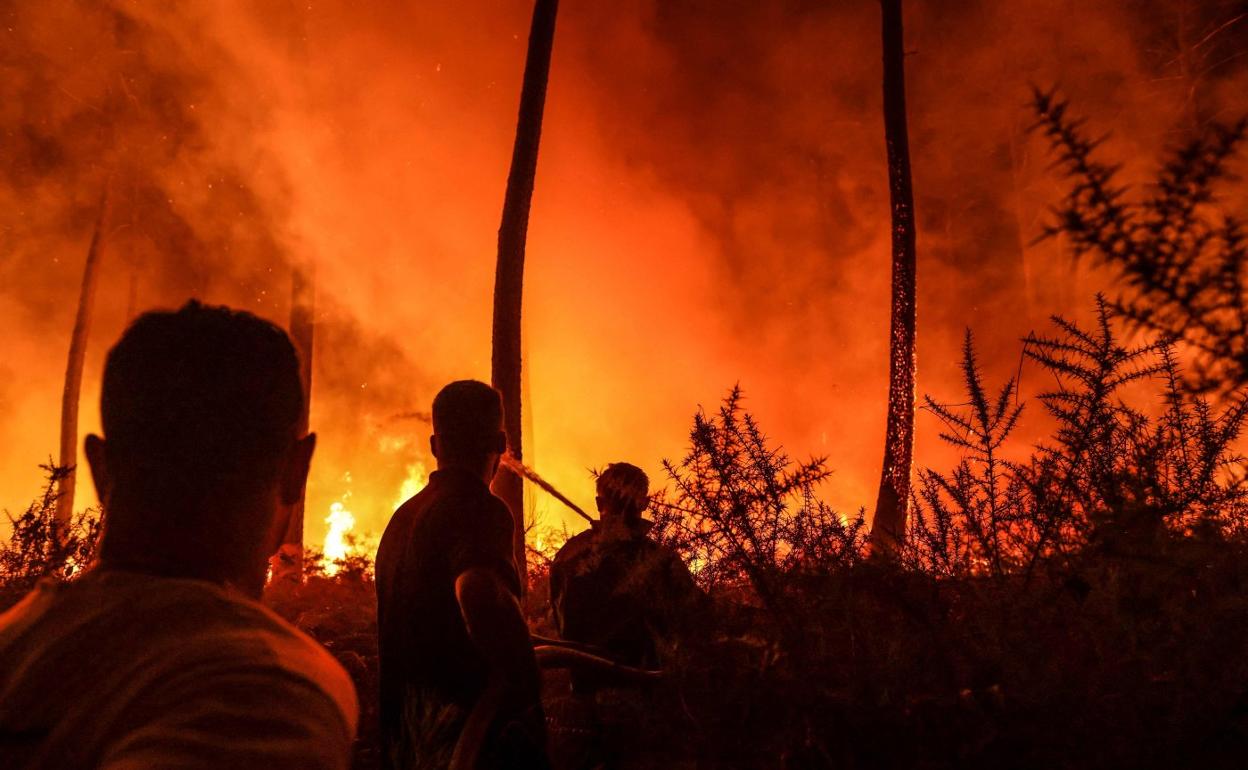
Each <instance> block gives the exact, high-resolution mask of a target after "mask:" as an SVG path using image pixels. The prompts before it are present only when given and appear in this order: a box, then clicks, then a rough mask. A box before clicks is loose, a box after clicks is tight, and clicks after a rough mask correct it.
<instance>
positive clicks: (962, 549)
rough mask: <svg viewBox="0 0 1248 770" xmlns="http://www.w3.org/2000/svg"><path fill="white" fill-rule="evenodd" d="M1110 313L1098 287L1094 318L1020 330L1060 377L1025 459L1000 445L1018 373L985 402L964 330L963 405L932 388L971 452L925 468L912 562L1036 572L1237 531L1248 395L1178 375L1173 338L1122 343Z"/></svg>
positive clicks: (942, 569)
mask: <svg viewBox="0 0 1248 770" xmlns="http://www.w3.org/2000/svg"><path fill="white" fill-rule="evenodd" d="M1113 313H1114V311H1113V309H1112V308H1111V307H1110V306H1109V304H1108V303H1107V302H1106V301H1105V300H1104V299H1103V298H1098V302H1097V316H1096V317H1097V323H1096V326H1095V328H1094V329H1092V330H1085V329H1082V328H1080V327H1079V326H1078V325H1076V324H1074V323H1072V322H1070V321H1067V320H1066V319H1063V318H1061V317H1054V318H1053V323H1054V325H1055V326H1056V327H1057V332H1058V333H1057V334H1056V335H1055V336H1052V337H1047V336H1037V335H1034V334H1033V335H1031V336H1029V337H1028V338H1027V340H1026V347H1025V349H1024V354H1025V355H1026V356H1027V358H1028V359H1029V360H1030V361H1032V362H1033V363H1035V364H1037V365H1039V366H1040V367H1042V368H1043V369H1044V370H1046V371H1047V372H1048V373H1049V374H1051V375H1052V376H1053V377H1054V380H1055V382H1056V386H1055V387H1054V388H1052V389H1050V390H1048V391H1046V392H1043V393H1041V394H1040V395H1039V400H1040V401H1041V403H1042V404H1043V405H1044V407H1045V410H1046V411H1047V412H1048V414H1049V416H1050V417H1051V418H1052V419H1053V420H1054V423H1055V428H1054V432H1053V435H1052V437H1051V438H1050V440H1049V441H1048V442H1045V443H1042V444H1041V445H1040V446H1038V447H1037V448H1036V450H1035V453H1034V454H1033V455H1032V456H1031V457H1030V458H1029V459H1028V460H1027V461H1025V462H1021V463H1011V462H1007V461H1004V460H1002V459H1001V458H1000V452H999V450H1000V448H1001V446H1002V444H1003V443H1004V441H1005V440H1006V438H1007V437H1008V436H1009V434H1010V432H1011V431H1012V430H1013V428H1014V427H1015V425H1016V424H1017V420H1018V417H1019V415H1020V414H1021V412H1022V408H1023V407H1022V405H1021V404H1012V403H1011V400H1012V399H1014V398H1015V397H1016V384H1015V382H1014V381H1013V380H1010V381H1008V382H1007V383H1006V384H1005V386H1004V387H1003V388H1002V389H1001V391H1000V394H999V396H998V397H997V398H996V400H995V401H990V399H989V397H988V395H987V393H986V390H985V388H984V385H983V382H982V378H981V376H980V372H979V368H978V366H977V364H976V361H975V354H974V348H973V345H972V341H971V336H970V334H969V333H968V335H967V338H966V344H965V347H964V352H963V379H964V382H965V386H966V393H967V397H968V405H967V409H966V411H958V410H956V409H955V408H954V407H952V406H949V405H944V404H940V403H938V402H936V401H934V400H933V399H932V398H930V397H928V399H927V406H928V409H929V410H930V411H932V412H933V413H934V414H935V415H936V416H937V417H938V418H940V420H941V421H942V422H943V423H944V425H945V428H946V430H945V431H944V432H943V433H942V434H941V435H942V437H943V438H944V439H945V440H946V441H947V442H949V443H950V444H952V445H954V446H956V447H958V448H960V449H961V450H963V452H964V453H965V454H964V457H963V459H962V461H961V462H960V463H959V465H958V466H957V467H956V468H954V469H953V471H951V472H950V473H948V474H943V473H938V472H936V471H932V470H926V471H924V472H923V474H922V487H921V492H920V495H919V500H918V501H917V503H916V515H915V518H914V523H913V526H912V528H911V537H910V542H909V544H908V546H909V547H908V553H909V558H910V563H911V564H912V565H913V566H914V567H916V568H918V569H921V570H924V571H927V572H931V573H932V574H935V575H943V576H973V575H986V574H990V575H997V576H1001V575H1007V574H1020V575H1023V576H1025V577H1028V578H1030V577H1031V576H1032V573H1033V571H1034V570H1035V569H1036V568H1037V567H1040V566H1043V567H1045V568H1054V567H1058V568H1065V567H1068V566H1069V565H1070V562H1071V559H1073V558H1075V556H1076V555H1078V554H1080V553H1083V552H1086V551H1087V550H1088V549H1093V548H1100V549H1113V550H1114V551H1115V552H1116V553H1119V554H1122V553H1128V552H1135V553H1138V554H1145V553H1146V552H1148V551H1150V550H1153V549H1155V548H1156V547H1157V540H1158V538H1163V537H1182V536H1192V535H1197V534H1200V535H1202V536H1206V537H1222V536H1228V535H1230V534H1232V533H1234V532H1238V531H1242V530H1243V528H1244V524H1245V522H1248V518H1246V514H1248V490H1246V489H1245V487H1244V470H1245V466H1244V460H1243V458H1242V457H1241V456H1240V455H1239V453H1238V452H1237V450H1236V449H1235V444H1236V441H1237V439H1238V438H1239V437H1240V435H1241V434H1242V433H1243V429H1244V420H1245V417H1246V416H1248V412H1246V410H1248V406H1246V404H1245V401H1244V398H1243V397H1242V396H1234V397H1232V398H1231V400H1230V401H1229V402H1228V404H1227V405H1226V406H1224V407H1222V408H1221V409H1220V410H1219V409H1215V408H1214V407H1213V406H1212V405H1211V404H1210V403H1209V402H1208V401H1207V400H1206V399H1205V398H1203V397H1201V396H1199V395H1194V394H1192V393H1191V392H1190V391H1189V390H1187V389H1186V388H1185V387H1183V384H1182V383H1183V373H1182V371H1181V369H1180V366H1179V364H1178V360H1177V358H1176V354H1175V351H1174V349H1173V347H1172V346H1171V345H1170V344H1169V343H1167V342H1165V341H1164V340H1163V341H1154V342H1148V343H1144V344H1141V345H1137V346H1134V347H1128V346H1125V345H1124V344H1122V343H1121V342H1120V341H1119V339H1118V337H1117V335H1116V334H1115V331H1114V329H1113V321H1114V315H1113ZM1133 383H1142V384H1143V385H1142V386H1143V387H1147V386H1148V385H1149V384H1151V385H1152V387H1151V393H1150V394H1149V396H1151V400H1152V401H1153V403H1155V404H1158V405H1159V406H1160V407H1161V410H1160V414H1159V415H1157V416H1155V417H1154V416H1150V415H1149V413H1148V412H1147V411H1146V410H1144V409H1142V408H1140V407H1136V406H1133V405H1131V403H1129V401H1130V399H1128V398H1127V397H1126V394H1125V391H1126V390H1127V389H1128V388H1129V386H1131V385H1132V384H1133Z"/></svg>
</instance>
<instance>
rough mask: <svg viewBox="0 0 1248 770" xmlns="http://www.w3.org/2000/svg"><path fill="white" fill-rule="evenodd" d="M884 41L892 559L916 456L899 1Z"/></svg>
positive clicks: (886, 529)
mask: <svg viewBox="0 0 1248 770" xmlns="http://www.w3.org/2000/svg"><path fill="white" fill-rule="evenodd" d="M880 8H881V11H882V14H881V17H882V22H883V24H882V26H883V41H884V141H885V144H886V145H887V148H888V191H889V199H890V203H891V208H892V231H893V243H892V253H893V287H892V322H891V328H890V331H889V366H888V426H887V428H886V432H885V437H884V469H883V472H882V473H881V476H880V495H879V498H878V499H877V501H876V504H875V519H874V520H873V521H872V524H871V540H872V545H873V546H874V548H875V549H876V550H877V552H878V553H881V554H885V555H887V554H891V553H893V552H894V551H895V550H896V549H897V547H898V546H899V544H900V543H901V541H902V539H903V538H904V537H905V532H906V517H907V514H908V513H909V508H910V468H911V465H912V462H913V454H914V359H915V356H914V331H915V314H914V295H915V246H914V242H915V228H914V191H913V190H912V189H911V180H910V141H909V138H908V137H907V132H906V80H905V61H904V58H905V50H904V48H903V47H902V25H901V0H880Z"/></svg>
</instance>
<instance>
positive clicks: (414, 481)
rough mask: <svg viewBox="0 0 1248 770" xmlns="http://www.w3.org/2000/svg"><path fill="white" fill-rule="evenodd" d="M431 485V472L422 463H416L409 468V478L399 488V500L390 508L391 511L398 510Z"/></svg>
mask: <svg viewBox="0 0 1248 770" xmlns="http://www.w3.org/2000/svg"><path fill="white" fill-rule="evenodd" d="M428 483H429V471H428V470H427V469H426V468H425V464H424V463H422V462H419V461H417V462H414V463H412V464H411V465H408V466H407V478H405V479H403V485H402V486H401V487H399V496H398V499H396V500H395V501H394V505H392V506H390V507H391V510H393V509H395V508H398V507H399V506H400V505H402V504H403V503H406V502H407V501H408V500H410V499H411V498H412V496H413V495H415V494H416V493H417V492H419V491H420V490H422V489H424V488H425V485H426V484H428Z"/></svg>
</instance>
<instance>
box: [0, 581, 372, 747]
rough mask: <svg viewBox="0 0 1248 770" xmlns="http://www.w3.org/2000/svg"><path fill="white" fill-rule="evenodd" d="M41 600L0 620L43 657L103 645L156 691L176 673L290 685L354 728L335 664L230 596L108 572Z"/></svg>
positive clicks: (347, 687)
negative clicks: (320, 698) (307, 690)
mask: <svg viewBox="0 0 1248 770" xmlns="http://www.w3.org/2000/svg"><path fill="white" fill-rule="evenodd" d="M41 596H44V597H49V596H50V597H51V598H50V599H44V601H43V603H42V606H41V607H40V606H38V601H36V602H35V603H34V604H32V605H29V610H28V611H27V612H26V613H25V614H22V613H18V614H15V615H12V616H11V617H10V616H9V615H6V616H5V617H6V620H7V621H8V622H9V623H11V624H12V627H13V628H18V627H24V628H23V633H29V634H30V635H31V636H32V637H36V638H35V639H33V641H38V642H39V646H40V647H43V648H44V649H45V650H47V651H49V652H52V651H53V649H54V648H57V649H60V650H61V652H60V653H59V654H61V655H64V654H66V653H68V652H72V650H71V649H70V648H73V647H76V646H84V651H85V646H88V645H90V646H97V645H98V646H101V647H106V648H108V649H110V650H112V651H113V654H114V656H117V657H118V658H119V660H118V661H117V665H119V666H127V667H133V668H134V669H135V670H136V671H141V672H143V677H142V678H143V679H144V681H147V682H149V683H150V684H149V685H143V684H142V683H140V682H138V681H135V682H133V685H134V686H135V687H136V688H140V687H143V686H154V687H158V686H159V683H160V681H162V680H163V679H167V678H170V677H172V676H174V675H177V676H182V675H184V674H198V675H201V676H202V677H203V678H204V681H206V682H210V681H212V679H213V678H214V677H230V676H233V675H236V674H246V675H248V676H251V677H257V676H258V677H259V678H261V679H263V678H266V677H267V678H271V679H274V680H275V681H276V680H279V679H281V680H286V681H289V680H291V679H295V680H298V681H301V682H303V683H304V684H305V685H308V686H310V687H312V688H313V689H315V690H317V691H319V692H321V693H322V694H323V695H324V696H325V697H327V698H328V699H329V700H331V701H332V702H333V703H334V704H335V705H336V706H337V708H338V711H339V712H340V713H341V715H342V717H343V720H344V722H345V723H346V725H347V727H348V728H349V729H351V730H354V728H355V725H356V722H357V720H358V715H359V706H358V702H357V701H356V694H355V687H354V685H353V684H352V682H351V679H350V677H348V676H347V673H346V671H345V670H344V669H343V668H342V666H341V665H340V664H339V663H338V662H337V661H336V660H335V659H334V658H333V656H332V655H330V654H329V652H328V651H327V650H326V649H325V648H324V647H322V646H321V645H320V644H319V643H317V642H316V641H315V640H314V639H312V638H311V637H310V636H308V635H307V634H305V633H303V632H302V631H300V630H299V629H297V628H296V627H295V626H293V625H292V624H290V623H288V622H287V621H285V620H283V619H282V618H281V617H279V616H278V615H277V614H276V613H274V612H273V611H272V610H270V609H268V608H267V607H265V606H263V605H261V604H260V603H258V602H255V601H252V600H251V599H249V598H247V597H245V596H242V595H241V594H239V593H237V592H235V591H233V590H230V589H227V588H224V587H221V586H218V585H214V584H212V583H208V582H206V581H200V580H184V579H177V578H161V577H151V576H144V575H136V574H128V573H112V574H100V575H89V576H88V577H87V578H84V579H83V580H81V581H79V582H76V583H72V584H69V585H63V586H58V587H57V588H56V590H55V591H49V590H48V589H44V590H43V593H42V594H41ZM16 609H17V608H15V610H16ZM35 612H38V613H39V617H35V616H34V613H35ZM45 621H46V622H45ZM2 633H3V631H2V630H0V634H2ZM32 653H33V654H39V653H38V652H37V651H33V650H32ZM120 658H124V659H125V660H121V659H120Z"/></svg>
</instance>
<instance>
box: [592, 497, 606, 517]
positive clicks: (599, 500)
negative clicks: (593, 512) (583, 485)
mask: <svg viewBox="0 0 1248 770" xmlns="http://www.w3.org/2000/svg"><path fill="white" fill-rule="evenodd" d="M604 502H606V498H605V497H603V496H602V495H597V496H595V497H594V505H596V506H598V512H599V513H602V504H603V503H604Z"/></svg>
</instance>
